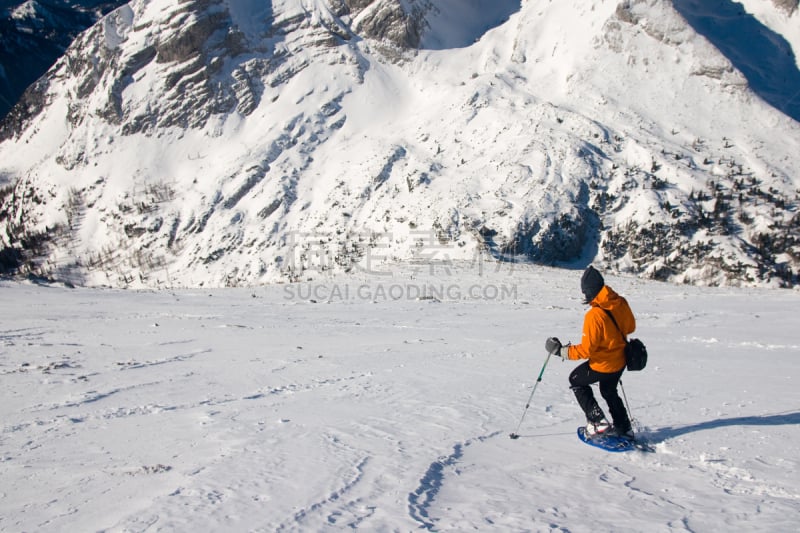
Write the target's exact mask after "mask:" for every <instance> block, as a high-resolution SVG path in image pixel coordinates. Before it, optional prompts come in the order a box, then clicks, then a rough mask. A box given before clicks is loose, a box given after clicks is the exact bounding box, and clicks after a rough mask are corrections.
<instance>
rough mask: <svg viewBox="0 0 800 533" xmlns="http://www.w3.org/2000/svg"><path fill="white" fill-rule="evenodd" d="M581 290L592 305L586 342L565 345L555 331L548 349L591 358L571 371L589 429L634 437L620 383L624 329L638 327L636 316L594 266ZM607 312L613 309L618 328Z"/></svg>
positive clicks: (630, 330)
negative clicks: (597, 392)
mask: <svg viewBox="0 0 800 533" xmlns="http://www.w3.org/2000/svg"><path fill="white" fill-rule="evenodd" d="M581 292H582V293H583V295H584V297H585V300H584V303H587V304H589V305H590V306H591V307H590V308H589V310H588V311H587V312H586V316H585V317H584V321H583V337H582V339H581V343H580V344H575V345H572V344H567V345H562V344H561V342H560V341H559V340H558V339H557V338H556V337H550V338H548V339H547V341H546V342H545V349H546V350H547V351H548V353H551V354H553V355H557V356H559V357H561V358H562V360H567V359H572V360H577V359H588V361H586V362H585V363H582V364H580V365H578V366H577V367H576V368H575V369H574V370H573V371H572V372H571V373H570V375H569V384H570V387H571V388H572V391H573V392H574V393H575V398H576V399H577V400H578V404H579V405H580V406H581V409H583V412H584V413H585V414H586V433H587V435H596V434H600V433H607V434H615V435H620V436H625V437H630V438H633V430H632V428H631V421H630V418H628V412H627V410H626V409H625V403H624V402H623V401H622V399H621V398H620V397H619V393H618V392H617V385H618V384H619V380H620V378H621V377H622V372H623V371H624V370H625V340H624V339H623V338H622V335H621V334H620V330H621V331H622V334H624V335H625V337H627V336H628V335H630V334H631V333H633V331H634V329H636V319H635V318H634V316H633V311H631V308H630V306H629V305H628V302H627V300H625V298H623V297H622V296H620V295H619V294H617V293H616V292H614V291H613V290H612V289H611V287H609V286H607V285H606V284H605V281H604V280H603V276H602V275H601V274H600V272H598V271H597V270H596V269H595V268H594V267H592V266H590V267H589V268H587V269H586V270H585V271H584V273H583V276H582V277H581ZM608 313H612V314H613V316H614V320H616V322H617V324H618V325H619V330H618V329H617V327H616V326H615V325H614V322H613V321H612V319H611V317H610V316H609V315H608ZM593 383H599V385H600V394H601V395H602V396H603V399H605V401H606V403H607V404H608V410H609V413H610V414H611V419H612V420H613V422H614V425H613V427H612V426H611V424H609V422H608V419H607V418H606V416H605V414H604V413H603V410H602V409H601V408H600V406H599V405H598V403H597V400H596V399H595V397H594V393H593V392H592V387H591V385H592V384H593Z"/></svg>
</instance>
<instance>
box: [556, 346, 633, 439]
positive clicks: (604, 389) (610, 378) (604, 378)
mask: <svg viewBox="0 0 800 533" xmlns="http://www.w3.org/2000/svg"><path fill="white" fill-rule="evenodd" d="M624 370H625V369H624V368H623V369H622V370H620V371H619V372H613V373H610V374H607V373H605V372H597V371H596V370H592V369H591V368H589V361H586V362H585V363H583V364H581V365H578V366H577V367H576V368H575V370H573V371H572V373H571V374H570V375H569V384H570V387H572V390H573V392H575V398H576V399H577V400H578V404H579V405H580V406H581V409H583V412H584V413H585V414H586V420H588V421H590V422H599V421H600V420H602V419H603V418H604V415H603V410H602V409H600V406H599V405H597V400H595V398H594V393H593V392H592V387H591V385H592V384H593V383H599V384H600V394H601V395H602V396H603V399H604V400H605V401H606V403H607V404H608V410H609V412H610V413H611V418H612V420H613V421H614V426H615V427H617V428H619V429H621V430H623V431H627V430H629V429H630V428H631V421H630V419H629V418H628V411H626V410H625V403H624V402H623V401H622V398H620V397H619V394H617V384H618V383H619V380H620V378H621V377H622V372H623V371H624Z"/></svg>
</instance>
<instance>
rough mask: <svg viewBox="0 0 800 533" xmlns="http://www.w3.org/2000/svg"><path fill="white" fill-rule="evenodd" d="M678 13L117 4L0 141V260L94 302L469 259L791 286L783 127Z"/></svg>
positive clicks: (580, 5) (794, 237) (790, 187)
mask: <svg viewBox="0 0 800 533" xmlns="http://www.w3.org/2000/svg"><path fill="white" fill-rule="evenodd" d="M690 3H691V2H684V3H683V5H682V6H681V7H682V9H681V10H676V9H674V8H673V6H672V4H671V3H669V2H644V1H633V2H627V1H626V2H599V3H593V4H592V5H587V4H586V3H585V2H579V1H578V0H574V1H572V0H565V1H564V2H560V3H556V4H553V3H547V4H537V3H535V2H534V3H531V2H527V3H520V2H518V1H509V0H496V1H489V0H465V1H456V0H442V1H440V2H430V1H428V0H415V1H412V0H405V1H399V0H375V1H367V0H328V1H326V0H314V1H311V2H309V1H304V2H300V1H297V0H279V1H274V2H271V3H265V2H260V1H255V0H194V1H188V0H187V1H182V2H171V1H166V0H149V1H146V0H134V1H132V2H130V3H129V4H127V5H125V6H123V7H121V8H119V9H117V10H116V11H114V12H113V13H111V14H109V15H107V16H106V17H104V18H103V19H102V20H101V21H100V22H99V23H98V24H96V25H95V26H93V27H92V28H91V29H89V30H88V31H87V32H85V33H84V34H82V35H81V36H80V37H79V38H78V39H77V40H76V41H75V42H74V43H73V45H72V46H71V47H70V48H69V50H68V51H67V53H66V54H65V56H64V57H63V58H62V59H61V60H60V61H59V63H58V64H57V65H55V66H54V67H53V69H51V71H50V72H49V73H48V75H47V76H45V77H43V78H42V79H40V80H39V81H38V82H37V83H36V84H35V85H34V86H32V87H31V88H30V89H29V90H28V92H26V94H25V96H24V99H23V103H22V104H21V105H19V106H17V107H16V108H15V109H14V112H13V113H12V114H11V115H9V117H8V118H7V120H6V121H5V122H4V123H3V124H2V126H1V127H0V139H2V142H0V229H2V233H1V235H2V237H0V238H1V239H2V241H0V242H1V243H2V246H0V248H2V249H3V250H4V251H3V255H2V256H0V262H2V264H3V265H5V268H6V269H7V270H18V271H21V272H31V273H35V274H37V275H44V276H50V277H57V278H63V279H69V280H71V281H73V282H75V283H86V284H108V285H114V286H162V285H165V284H168V285H195V286H196V285H203V284H212V285H241V284H252V283H260V282H267V281H275V280H287V279H288V280H295V279H305V278H308V277H315V276H321V275H327V273H328V272H330V271H334V272H335V271H361V272H364V273H376V272H380V271H381V270H382V269H383V267H384V265H385V264H387V263H391V262H393V261H420V260H426V261H430V260H434V261H440V262H441V261H444V262H447V261H450V260H461V261H474V260H476V259H477V258H489V259H490V260H502V261H517V260H525V261H534V262H540V263H546V264H561V265H565V266H574V265H579V266H580V265H584V264H587V263H588V262H590V261H591V262H595V263H597V264H598V265H601V266H603V267H605V268H608V269H611V270H617V271H621V272H630V273H636V274H640V275H645V276H649V277H655V278H658V279H665V280H672V281H679V282H686V283H707V284H718V283H726V284H756V285H758V284H768V285H795V284H797V269H798V267H799V266H800V241H799V239H800V218H798V215H797V208H798V202H799V201H800V199H799V198H798V194H800V183H798V181H797V176H798V172H797V170H798V167H797V163H796V162H795V161H794V158H793V154H794V153H796V150H797V149H798V148H800V147H799V146H798V142H800V135H798V124H797V122H796V121H795V120H793V119H792V118H791V117H790V116H787V115H786V114H785V112H784V111H782V110H780V109H777V108H776V107H775V106H771V105H769V104H768V103H766V102H765V101H764V100H762V99H761V98H760V97H759V94H758V93H757V92H755V91H754V89H753V87H752V84H751V82H750V80H749V79H748V78H747V76H746V75H745V74H743V73H742V72H741V71H740V70H739V69H737V67H736V64H735V63H734V62H733V61H731V59H729V58H728V57H727V56H726V55H724V54H723V53H721V52H720V50H719V49H717V48H715V47H714V46H712V45H711V44H710V37H712V36H710V35H709V36H702V35H700V34H698V31H700V30H698V29H697V28H696V27H702V24H698V21H700V22H703V20H704V19H702V17H707V16H713V14H712V15H708V14H707V13H706V12H705V11H703V10H699V8H697V7H696V6H694V5H689V4H690ZM788 8H789V9H788V11H787V9H786V6H781V8H780V9H781V10H780V11H779V10H777V8H776V9H775V11H774V13H776V15H775V16H780V17H784V18H786V19H787V20H788V18H789V17H796V15H792V14H791V11H792V9H791V6H788ZM682 11H686V12H687V13H689V12H690V13H691V15H692V16H693V17H696V19H697V20H693V21H692V22H694V24H690V23H689V22H688V21H687V18H686V16H685V15H684V14H682ZM778 13H783V14H781V15H778ZM743 16H744V15H743ZM751 18H752V17H751ZM753 20H755V19H753ZM746 22H747V24H753V22H752V21H751V20H750V19H747V21H746ZM712 27H713V25H712ZM790 37H791V38H790V40H789V42H794V41H793V40H792V39H793V38H794V37H793V36H790ZM781 46H783V45H781ZM789 50H791V46H789ZM739 52H741V53H746V50H738V51H737V53H739ZM763 52H764V50H760V51H759V52H758V53H763ZM731 54H732V52H731ZM750 59H754V58H752V57H750ZM764 79H766V80H768V81H767V83H771V82H770V81H769V80H772V79H773V78H771V77H765V78H764ZM776 79H777V78H776ZM763 89H764V90H768V91H771V93H773V94H778V95H780V94H781V91H782V90H783V89H781V88H780V87H778V88H775V87H766V88H763Z"/></svg>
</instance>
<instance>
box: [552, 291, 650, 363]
mask: <svg viewBox="0 0 800 533" xmlns="http://www.w3.org/2000/svg"><path fill="white" fill-rule="evenodd" d="M590 305H591V306H592V307H591V309H589V311H587V312H586V317H585V318H584V320H583V338H582V339H581V343H580V344H575V345H573V346H570V347H569V353H568V355H569V358H570V359H588V360H589V367H590V368H591V369H592V370H595V371H597V372H608V373H611V372H617V371H619V370H622V368H623V367H624V366H625V341H624V340H623V339H622V335H621V334H620V332H619V330H617V327H616V326H615V325H614V323H613V322H612V321H611V318H610V317H609V316H608V314H607V313H606V312H605V311H603V309H608V310H609V311H611V312H612V313H613V314H614V319H615V320H616V321H617V324H618V325H619V327H620V328H621V329H622V332H623V333H624V334H625V336H626V337H627V336H628V335H630V334H631V333H633V331H634V330H635V329H636V319H635V318H634V316H633V311H631V308H630V306H629V305H628V302H627V300H625V298H623V297H622V296H620V295H619V294H617V293H616V292H614V291H613V290H612V289H611V287H608V286H605V287H603V288H602V289H601V290H600V292H599V293H598V294H597V296H595V298H594V300H592V301H591V302H590Z"/></svg>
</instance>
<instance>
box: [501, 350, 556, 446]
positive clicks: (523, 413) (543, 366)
mask: <svg viewBox="0 0 800 533" xmlns="http://www.w3.org/2000/svg"><path fill="white" fill-rule="evenodd" d="M553 353H554V352H549V353H548V354H547V359H545V360H544V364H543V365H542V370H541V371H540V372H539V377H538V378H536V383H534V384H533V390H532V391H531V395H530V396H529V397H528V403H526V404H525V410H524V411H522V418H520V419H519V424H517V431H519V428H520V426H522V421H523V420H525V414H526V413H527V412H528V407H530V406H531V400H533V393H534V392H536V387H537V386H538V385H539V382H540V381H542V375H543V374H544V369H545V367H547V362H548V361H549V360H550V356H551V355H553ZM517 431H515V432H513V433H511V434H509V438H511V439H518V438H519V434H518V433H517Z"/></svg>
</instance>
